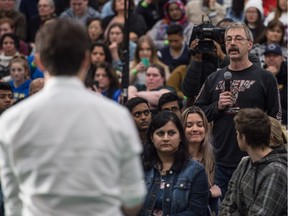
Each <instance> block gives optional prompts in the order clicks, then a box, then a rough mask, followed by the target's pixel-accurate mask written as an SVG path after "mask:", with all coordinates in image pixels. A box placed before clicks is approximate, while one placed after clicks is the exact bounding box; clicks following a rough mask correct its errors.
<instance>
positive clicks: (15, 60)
mask: <svg viewBox="0 0 288 216" xmlns="http://www.w3.org/2000/svg"><path fill="white" fill-rule="evenodd" d="M13 63H19V64H21V65H22V66H23V67H24V69H25V72H26V73H25V78H26V79H29V78H30V67H29V63H28V61H27V59H26V57H25V56H24V55H15V56H14V57H13V58H12V59H11V61H10V63H9V68H11V67H12V64H13Z"/></svg>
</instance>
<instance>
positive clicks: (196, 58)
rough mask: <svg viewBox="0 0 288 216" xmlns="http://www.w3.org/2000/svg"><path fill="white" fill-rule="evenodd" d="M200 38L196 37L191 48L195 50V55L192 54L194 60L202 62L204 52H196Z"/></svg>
mask: <svg viewBox="0 0 288 216" xmlns="http://www.w3.org/2000/svg"><path fill="white" fill-rule="evenodd" d="M198 42H199V39H198V38H196V39H194V40H193V41H192V42H191V44H190V49H191V50H193V51H194V52H195V55H192V60H194V61H198V62H202V54H201V53H197V52H196V47H197V46H198Z"/></svg>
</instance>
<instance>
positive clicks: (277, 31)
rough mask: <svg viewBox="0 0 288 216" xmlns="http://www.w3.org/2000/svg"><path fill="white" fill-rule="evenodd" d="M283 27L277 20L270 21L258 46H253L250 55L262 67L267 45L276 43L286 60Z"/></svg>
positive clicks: (287, 54) (287, 57)
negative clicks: (251, 54)
mask: <svg viewBox="0 0 288 216" xmlns="http://www.w3.org/2000/svg"><path fill="white" fill-rule="evenodd" d="M284 34H285V26H284V25H283V23H282V22H280V21H279V20H272V21H271V22H270V23H269V24H268V26H267V27H266V28H265V30H264V31H263V33H262V37H261V38H260V40H259V44H255V45H254V46H253V49H252V50H251V53H253V54H255V55H256V56H257V57H258V58H259V59H260V62H261V65H262V67H263V65H264V54H263V53H264V51H265V48H266V46H267V45H268V44H271V43H277V44H279V45H280V46H281V49H282V53H283V57H284V59H285V60H287V59H288V53H287V48H286V47H285V44H284Z"/></svg>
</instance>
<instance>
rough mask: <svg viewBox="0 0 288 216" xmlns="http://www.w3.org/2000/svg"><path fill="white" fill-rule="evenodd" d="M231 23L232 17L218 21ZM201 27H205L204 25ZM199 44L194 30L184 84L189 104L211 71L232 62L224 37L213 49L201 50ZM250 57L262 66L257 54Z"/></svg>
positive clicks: (215, 43) (221, 26)
mask: <svg viewBox="0 0 288 216" xmlns="http://www.w3.org/2000/svg"><path fill="white" fill-rule="evenodd" d="M231 23H233V21H232V20H231V19H228V18H225V19H223V20H222V21H220V22H219V23H217V27H219V28H225V29H226V28H227V27H228V26H229V25H230V24H231ZM201 28H203V25H202V26H201ZM205 40H209V39H205ZM199 44H200V40H199V39H198V38H197V33H196V32H195V31H194V30H193V33H192V37H191V44H190V50H191V51H192V52H193V53H192V56H191V61H190V64H189V66H188V67H187V70H186V73H185V77H184V80H183V85H182V91H183V93H184V95H185V96H186V97H187V98H188V99H187V106H189V105H190V104H193V103H194V100H195V97H196V96H197V95H198V93H199V91H200V89H201V86H202V85H203V83H204V82H205V80H206V78H207V77H208V76H209V75H210V74H211V73H213V72H215V71H216V70H218V69H220V68H224V67H226V66H227V65H229V63H230V59H229V55H227V53H226V50H225V42H224V38H223V42H222V41H218V42H216V41H215V40H214V42H213V44H214V47H213V49H212V50H211V51H205V52H203V51H202V52H201V51H199ZM248 58H249V60H250V61H251V62H252V63H253V64H257V65H258V66H259V67H261V64H260V61H259V59H258V58H257V56H256V55H255V54H249V55H248Z"/></svg>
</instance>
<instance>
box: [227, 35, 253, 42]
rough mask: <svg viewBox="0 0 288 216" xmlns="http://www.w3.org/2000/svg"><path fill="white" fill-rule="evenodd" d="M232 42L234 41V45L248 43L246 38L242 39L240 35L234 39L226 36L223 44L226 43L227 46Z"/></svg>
mask: <svg viewBox="0 0 288 216" xmlns="http://www.w3.org/2000/svg"><path fill="white" fill-rule="evenodd" d="M232 40H234V41H235V42H236V43H242V42H243V41H244V40H247V41H249V39H248V38H244V37H242V36H241V35H236V36H235V37H234V38H233V37H231V36H227V37H226V38H225V43H226V44H229V43H231V42H232Z"/></svg>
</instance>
